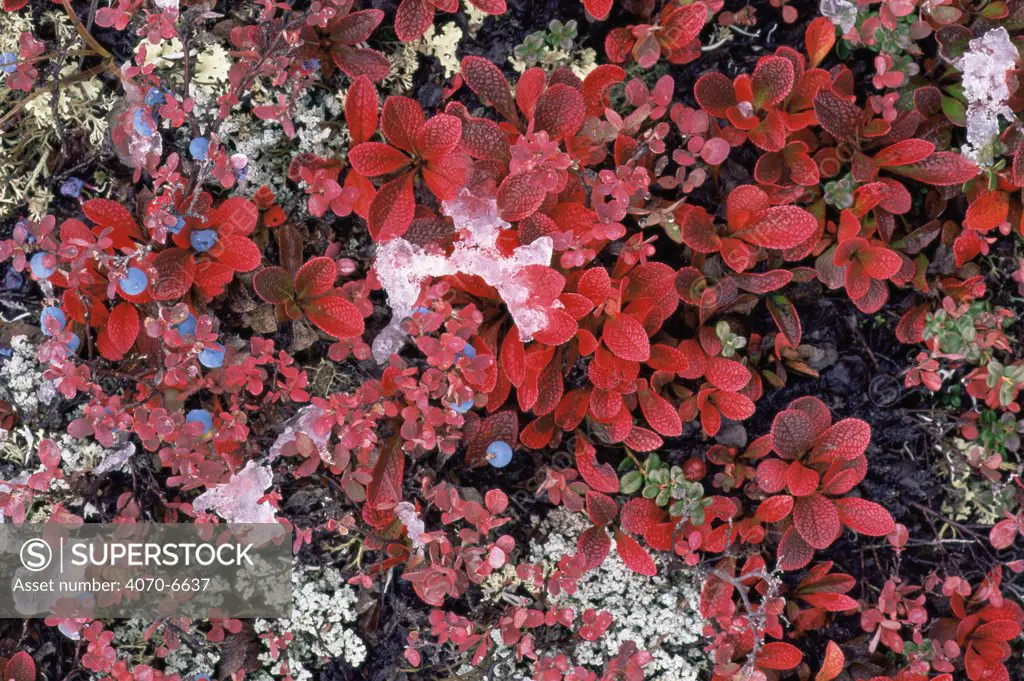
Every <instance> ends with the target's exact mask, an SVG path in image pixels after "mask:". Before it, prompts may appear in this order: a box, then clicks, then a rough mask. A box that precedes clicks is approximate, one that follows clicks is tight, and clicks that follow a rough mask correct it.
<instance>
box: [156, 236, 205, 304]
mask: <svg viewBox="0 0 1024 681" xmlns="http://www.w3.org/2000/svg"><path fill="white" fill-rule="evenodd" d="M153 268H154V269H155V270H156V281H155V282H154V283H153V285H152V286H151V290H152V292H153V299H154V300H177V299H178V298H181V297H182V296H184V295H185V294H186V293H188V290H189V289H190V288H191V287H192V282H193V280H194V279H195V274H196V262H195V260H193V259H192V253H190V252H189V251H187V250H185V249H184V248H168V249H167V250H166V251H160V252H159V253H157V254H156V256H155V257H154V258H153Z"/></svg>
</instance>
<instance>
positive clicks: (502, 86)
mask: <svg viewBox="0 0 1024 681" xmlns="http://www.w3.org/2000/svg"><path fill="white" fill-rule="evenodd" d="M424 30H425V29H424ZM461 71H462V77H463V79H464V80H465V81H466V84H467V85H469V89H471V90H472V91H473V92H474V93H476V96H477V97H479V98H480V101H482V102H483V103H484V104H490V105H491V106H493V107H494V108H495V109H497V110H498V113H499V114H501V115H502V117H503V118H505V119H506V120H508V121H511V122H516V121H517V120H518V116H516V105H515V101H514V100H513V99H512V90H511V88H510V87H509V85H508V80H506V79H505V75H504V74H503V73H502V72H501V69H499V68H498V67H497V66H495V65H494V64H492V63H491V62H490V61H489V60H487V59H484V58H483V57H472V56H470V57H463V59H462V64H461Z"/></svg>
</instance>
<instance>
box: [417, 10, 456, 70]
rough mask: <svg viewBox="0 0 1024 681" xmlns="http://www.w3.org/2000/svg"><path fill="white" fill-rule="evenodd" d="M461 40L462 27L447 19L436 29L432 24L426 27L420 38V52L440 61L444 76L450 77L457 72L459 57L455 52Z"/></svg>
mask: <svg viewBox="0 0 1024 681" xmlns="http://www.w3.org/2000/svg"><path fill="white" fill-rule="evenodd" d="M461 42H462V29H460V28H459V27H458V26H456V25H455V22H452V21H449V22H448V23H447V24H445V25H444V26H443V27H441V30H440V31H438V30H437V29H435V28H434V26H433V25H431V26H430V28H428V29H427V32H426V33H424V34H423V38H422V39H421V45H420V52H422V53H423V54H425V55H427V56H432V57H435V58H436V59H437V61H438V62H440V64H441V67H442V68H443V69H444V77H445V78H451V77H452V76H454V75H455V74H456V73H458V72H459V68H460V67H459V57H458V55H457V54H456V51H457V50H458V47H459V43H461Z"/></svg>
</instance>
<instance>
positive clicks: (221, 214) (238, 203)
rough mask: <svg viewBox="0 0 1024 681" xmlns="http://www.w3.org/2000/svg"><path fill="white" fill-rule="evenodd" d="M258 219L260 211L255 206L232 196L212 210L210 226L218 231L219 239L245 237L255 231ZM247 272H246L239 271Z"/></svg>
mask: <svg viewBox="0 0 1024 681" xmlns="http://www.w3.org/2000/svg"><path fill="white" fill-rule="evenodd" d="M259 219H260V209H259V208H257V207H256V204H255V203H253V202H252V201H250V200H249V199H246V198H244V197H241V196H232V197H231V198H230V199H227V200H226V201H224V202H223V203H221V204H220V205H219V206H217V208H216V210H214V212H213V215H211V216H210V221H211V223H212V224H215V225H217V226H218V227H219V228H220V229H219V231H220V237H221V239H223V238H224V236H225V235H227V234H235V235H241V236H246V235H248V234H251V233H252V230H254V229H256V224H257V223H258V222H259ZM240 271H247V270H240Z"/></svg>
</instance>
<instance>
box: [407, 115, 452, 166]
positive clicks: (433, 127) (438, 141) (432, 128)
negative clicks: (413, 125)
mask: <svg viewBox="0 0 1024 681" xmlns="http://www.w3.org/2000/svg"><path fill="white" fill-rule="evenodd" d="M461 139H462V121H460V120H459V119H458V118H456V117H455V116H450V115H448V114H437V115H436V116H434V117H433V118H431V119H430V120H429V121H427V122H426V123H424V124H423V125H421V126H420V128H419V130H417V131H416V140H415V146H416V151H417V152H418V154H419V156H420V158H424V159H426V160H428V161H429V160H432V159H436V158H441V157H442V156H447V155H448V154H450V153H451V152H452V150H454V149H455V148H456V147H457V146H458V145H459V141H460V140H461Z"/></svg>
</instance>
